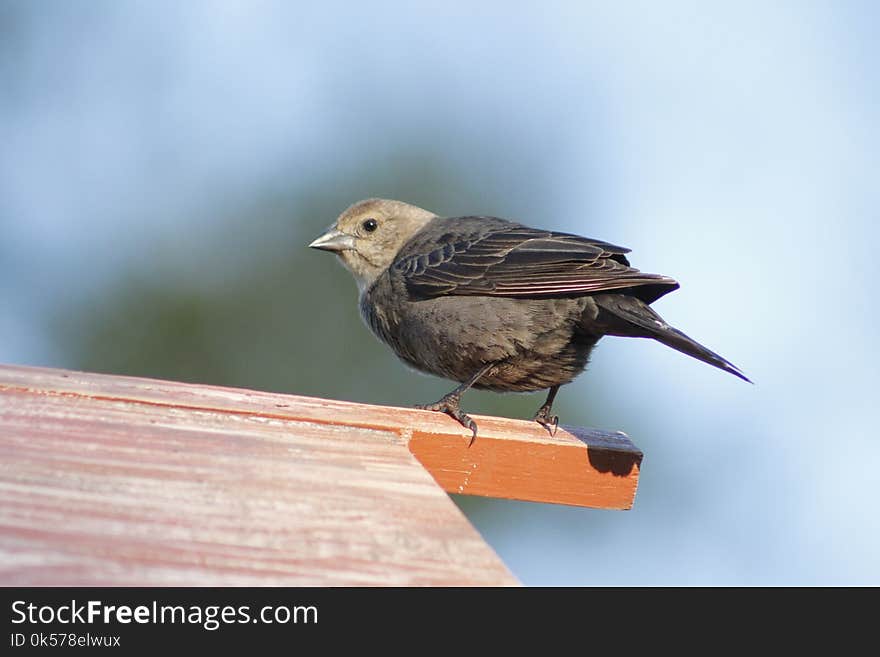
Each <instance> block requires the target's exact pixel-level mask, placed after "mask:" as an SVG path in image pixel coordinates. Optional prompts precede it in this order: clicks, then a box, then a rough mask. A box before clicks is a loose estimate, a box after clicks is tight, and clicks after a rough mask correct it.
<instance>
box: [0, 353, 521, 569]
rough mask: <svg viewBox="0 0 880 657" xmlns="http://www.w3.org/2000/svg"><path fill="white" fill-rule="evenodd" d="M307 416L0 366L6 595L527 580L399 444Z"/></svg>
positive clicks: (272, 406) (159, 385)
mask: <svg viewBox="0 0 880 657" xmlns="http://www.w3.org/2000/svg"><path fill="white" fill-rule="evenodd" d="M65 382H66V385H65ZM297 404H298V402H297V398H291V397H289V396H284V395H264V394H261V393H249V392H246V391H224V390H222V389H205V388H202V387H200V386H183V385H181V384H167V383H163V382H156V381H148V380H142V379H120V378H117V377H109V376H102V375H85V374H79V373H73V372H61V371H52V370H37V369H29V368H12V367H0V585H185V586H190V585H205V586H210V585H264V584H268V585H394V584H396V585H484V584H485V585H499V584H500V585H509V584H515V583H516V580H515V579H514V578H513V577H512V576H511V575H510V573H509V572H508V571H507V569H506V568H505V567H504V565H503V564H502V563H501V561H500V560H499V559H498V557H497V556H496V555H495V554H494V552H493V551H492V550H491V548H489V547H488V546H487V545H486V544H485V542H484V541H483V540H482V538H481V537H480V536H479V534H478V533H477V532H476V531H475V530H474V529H473V527H471V525H470V524H469V523H468V522H467V520H466V518H465V517H464V516H463V515H462V514H461V513H460V511H459V510H458V509H457V507H456V506H455V505H454V504H453V503H452V501H451V500H450V499H449V498H448V496H447V495H446V494H445V493H444V492H443V491H442V490H441V489H440V488H439V487H438V486H437V485H436V483H435V482H434V481H433V479H432V478H431V476H430V475H429V474H428V473H427V472H426V471H425V470H424V468H423V467H422V466H421V465H420V464H419V463H418V461H416V459H415V458H414V457H413V456H412V454H411V453H410V452H409V451H408V449H407V448H406V442H405V440H404V438H403V437H402V436H401V434H400V433H399V432H397V431H391V430H387V429H371V428H365V427H363V426H346V425H343V424H338V423H327V422H318V421H310V420H308V419H301V418H298V417H294V416H295V415H297V414H303V415H305V416H307V417H312V415H311V414H312V413H313V411H312V410H308V411H304V410H300V411H298V413H288V415H287V416H285V413H286V412H287V410H289V409H290V408H292V407H296V406H297ZM224 406H226V408H224ZM331 406H333V404H331ZM343 406H344V405H343ZM314 408H315V409H320V408H321V405H320V404H317V403H316V404H315V406H314ZM351 412H352V413H353V411H351ZM314 413H315V414H320V412H319V410H314Z"/></svg>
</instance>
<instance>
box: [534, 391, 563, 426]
mask: <svg viewBox="0 0 880 657" xmlns="http://www.w3.org/2000/svg"><path fill="white" fill-rule="evenodd" d="M557 392H559V386H553V387H552V388H550V392H549V393H547V401H545V402H544V405H543V406H541V408H539V409H538V412H537V413H535V416H534V417H533V418H532V419H533V420H534V421H535V422H537V423H538V424H540V425H541V426H542V427H544V428H545V429H546V430H547V431H549V432H550V435H551V436H555V435H556V429H557V427H559V416H558V415H550V409H551V408H552V407H553V400H554V399H556V393H557Z"/></svg>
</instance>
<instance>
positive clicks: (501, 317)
mask: <svg viewBox="0 0 880 657" xmlns="http://www.w3.org/2000/svg"><path fill="white" fill-rule="evenodd" d="M309 246H310V247H312V248H315V249H323V250H325V251H332V252H334V253H336V254H337V255H338V256H339V258H340V260H341V261H342V263H343V264H344V265H345V266H346V267H347V268H348V269H349V271H351V273H352V274H353V275H354V278H355V281H356V282H357V286H358V289H359V290H360V309H361V315H362V316H363V318H364V320H365V321H366V323H367V325H368V326H369V327H370V329H371V330H372V331H373V333H375V334H376V336H377V337H378V338H379V339H380V340H382V341H383V342H385V343H386V344H387V345H388V346H389V347H391V349H392V350H393V351H394V353H395V354H397V356H398V357H399V358H400V359H401V360H403V361H404V362H405V363H407V364H409V365H411V366H412V367H414V368H416V369H417V370H420V371H422V372H427V373H429V374H434V375H437V376H441V377H444V378H447V379H451V380H453V381H457V382H459V383H460V385H459V386H458V387H457V388H455V389H454V390H453V391H451V392H450V393H448V394H446V395H444V396H443V397H442V398H441V399H440V400H438V401H437V402H435V403H433V404H426V405H424V406H419V408H425V409H429V410H434V411H441V412H444V413H447V414H448V415H450V416H452V417H453V418H455V419H456V420H458V421H459V422H460V423H461V424H462V425H463V426H464V427H466V428H468V429H470V430H471V432H472V436H471V441H473V439H474V438H475V437H476V435H477V425H476V423H475V422H474V421H473V420H472V419H471V418H470V417H468V416H467V415H466V414H465V413H464V412H462V410H461V406H460V399H461V395H462V393H463V392H464V391H466V390H467V389H468V388H471V387H474V388H480V389H486V390H494V391H498V392H508V391H515V392H529V391H535V390H544V389H548V390H549V392H548V395H547V400H546V401H545V402H544V404H543V405H542V406H541V407H540V408H539V409H538V411H537V413H535V416H534V418H533V419H534V420H536V421H537V422H538V423H540V424H541V425H542V426H544V427H545V428H546V429H547V430H548V431H549V432H550V433H551V435H552V434H554V433H555V431H556V427H557V426H558V424H559V418H558V417H557V416H555V415H553V414H552V413H551V409H552V406H553V400H554V399H555V397H556V393H557V391H558V390H559V387H560V386H562V385H564V384H566V383H569V382H570V381H571V380H572V379H574V377H576V376H577V375H578V374H580V373H581V371H583V369H584V368H585V367H586V365H587V360H588V358H589V355H590V352H591V351H592V349H593V347H594V346H595V345H596V342H597V341H598V340H599V339H600V338H601V337H602V336H604V335H619V336H626V337H633V338H652V339H654V340H657V341H658V342H661V343H663V344H665V345H667V346H669V347H672V348H673V349H677V350H678V351H680V352H682V353H685V354H687V355H688V356H692V357H694V358H696V359H698V360H701V361H703V362H705V363H708V364H710V365H713V366H715V367H717V368H719V369H722V370H725V371H726V372H730V373H731V374H733V375H735V376H738V377H739V378H741V379H743V380H745V381H748V379H747V378H746V376H745V375H744V374H743V373H742V372H741V371H740V370H739V369H738V368H737V367H735V366H734V365H732V364H731V363H729V362H728V361H726V360H725V359H724V358H722V357H721V356H719V355H718V354H716V353H714V352H712V351H710V350H709V349H707V348H706V347H704V346H702V345H700V344H699V343H697V342H696V341H694V340H692V339H691V338H689V337H688V336H686V335H685V334H684V333H682V332H681V331H679V330H677V329H675V328H673V327H671V326H669V325H668V324H667V323H666V322H665V321H664V320H663V318H661V317H660V316H659V315H658V314H657V313H656V312H654V311H653V310H652V309H651V308H650V307H649V304H651V303H653V302H654V301H656V300H657V299H659V298H660V297H661V296H663V295H664V294H667V293H669V292H672V291H673V290H675V289H677V288H678V283H677V282H676V281H674V280H673V279H671V278H669V277H667V276H662V275H659V274H646V273H643V272H640V271H639V270H638V269H634V268H632V267H631V266H630V264H629V260H627V258H626V255H625V254H627V253H629V249H626V248H623V247H620V246H614V245H613V244H609V243H607V242H601V241H599V240H595V239H589V238H585V237H578V236H577V235H570V234H567V233H558V232H553V231H549V230H537V229H534V228H529V227H527V226H523V225H522V224H518V223H514V222H511V221H506V220H504V219H498V218H496V217H482V216H473V217H471V216H467V217H438V216H437V215H435V214H433V213H432V212H429V211H428V210H423V209H422V208H418V207H415V206H413V205H409V204H407V203H403V202H401V201H390V200H384V199H367V200H365V201H360V202H358V203H355V204H354V205H352V206H351V207H349V208H348V209H347V210H346V211H345V212H343V213H342V214H341V215H340V217H339V219H338V220H337V221H336V224H335V225H334V226H333V227H331V228H330V229H329V230H328V231H327V232H326V233H325V234H324V235H322V236H321V237H319V238H318V239H316V240H315V241H314V242H312V243H311V244H310V245H309Z"/></svg>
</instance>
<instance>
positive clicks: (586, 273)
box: [392, 217, 678, 303]
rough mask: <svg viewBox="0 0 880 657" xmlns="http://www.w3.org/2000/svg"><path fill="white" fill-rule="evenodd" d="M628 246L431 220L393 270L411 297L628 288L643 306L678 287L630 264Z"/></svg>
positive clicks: (481, 221) (488, 223)
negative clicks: (401, 278)
mask: <svg viewBox="0 0 880 657" xmlns="http://www.w3.org/2000/svg"><path fill="white" fill-rule="evenodd" d="M628 252H629V249H626V248H624V247H620V246H615V245H614V244H609V243H607V242H602V241H599V240H593V239H588V238H584V237H579V236H577V235H569V234H567V233H555V232H552V231H545V230H536V229H533V228H528V227H526V226H522V225H520V224H515V223H511V222H508V221H505V220H503V219H497V218H494V217H455V218H451V219H435V220H434V221H432V222H431V223H430V224H429V225H428V226H427V227H426V228H425V229H424V230H422V231H421V232H420V233H418V234H417V235H416V236H415V237H414V238H413V239H411V240H410V241H409V242H408V243H407V244H406V245H405V246H404V247H403V249H401V251H400V254H399V256H398V259H397V260H396V261H395V263H394V264H393V266H392V267H393V270H394V271H395V272H396V273H397V274H398V275H400V276H402V277H403V279H404V282H405V285H406V290H407V293H408V294H409V296H410V298H411V299H413V300H423V299H431V298H436V297H439V296H445V295H452V296H500V297H525V298H547V297H575V296H583V295H586V294H595V293H597V292H606V291H609V290H624V289H626V290H630V293H631V294H633V295H634V296H636V297H638V298H640V299H642V300H643V301H645V302H646V303H651V302H652V301H655V300H656V299H658V298H659V297H661V296H662V295H664V294H666V293H667V292H671V291H672V290H675V289H676V288H678V283H676V282H675V281H674V280H673V279H671V278H669V277H667V276H661V275H659V274H645V273H642V272H640V271H639V270H638V269H634V268H632V267H630V266H629V261H628V260H627V259H626V256H625V255H624V254H626V253H628Z"/></svg>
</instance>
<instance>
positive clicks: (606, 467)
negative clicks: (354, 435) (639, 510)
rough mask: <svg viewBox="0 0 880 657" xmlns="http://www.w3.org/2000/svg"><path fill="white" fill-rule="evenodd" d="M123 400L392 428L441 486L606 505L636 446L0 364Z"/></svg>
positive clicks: (630, 496) (27, 385)
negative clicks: (472, 438) (473, 435)
mask: <svg viewBox="0 0 880 657" xmlns="http://www.w3.org/2000/svg"><path fill="white" fill-rule="evenodd" d="M4 389H6V390H10V391H12V390H19V391H30V392H32V393H35V394H42V395H49V396H61V397H87V398H91V399H98V400H119V399H123V400H127V401H131V402H139V403H142V404H147V405H155V406H172V407H174V408H178V409H191V410H198V409H201V410H209V411H212V412H224V413H227V414H230V415H244V416H250V415H259V416H260V417H263V418H266V419H270V418H276V419H279V420H300V421H308V422H315V423H319V424H331V425H335V426H340V427H347V428H350V429H355V428H365V429H373V430H380V431H387V432H392V433H394V434H396V435H398V436H400V437H401V439H402V440H404V441H406V442H407V443H408V444H409V448H410V450H411V451H412V453H413V454H415V456H416V457H417V458H418V459H419V460H420V461H421V463H422V464H423V465H424V466H425V468H426V469H427V470H428V471H429V472H430V473H431V474H432V475H433V476H434V478H435V479H436V481H437V482H438V483H439V484H440V485H441V486H443V487H444V489H445V490H447V491H449V492H453V493H464V494H472V495H484V496H490V497H504V498H512V499H521V500H528V501H534V502H551V503H561V504H571V505H576V506H587V507H595V508H605V509H628V508H631V507H632V504H633V500H634V498H635V493H636V490H637V487H638V478H639V472H640V470H639V469H640V464H641V458H642V454H641V452H640V451H639V450H638V449H637V448H636V447H635V446H634V445H633V444H632V443H631V442H630V440H629V439H628V438H627V437H626V436H625V435H624V434H622V433H608V432H603V431H597V430H586V429H578V428H572V427H560V429H559V431H558V432H557V434H556V436H554V437H550V436H549V435H548V434H547V432H546V431H545V430H544V429H543V428H541V427H540V426H538V425H537V424H536V423H534V422H525V421H521V420H511V419H505V418H493V417H485V416H478V415H475V416H474V419H475V420H476V421H477V423H478V424H479V427H480V433H479V437H478V439H477V441H476V442H475V443H474V444H473V446H471V447H470V448H468V447H467V438H468V437H469V435H470V434H469V432H468V431H466V430H465V429H463V428H462V427H461V426H460V425H458V424H457V423H456V422H454V421H453V420H451V419H450V418H448V417H446V416H445V415H442V414H439V413H432V412H429V411H419V410H415V409H410V408H394V407H388V406H374V405H368V404H356V403H352V402H342V401H334V400H326V399H316V398H312V397H302V396H296V395H281V394H274V393H266V392H257V391H249V390H238V389H232V388H221V387H216V386H203V385H190V384H184V383H175V382H167V381H156V380H149V379H138V378H133V377H119V376H112V377H110V376H104V375H96V374H86V373H80V372H67V371H61V370H50V369H40V368H27V367H15V366H4V367H0V391H2V390H4Z"/></svg>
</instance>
